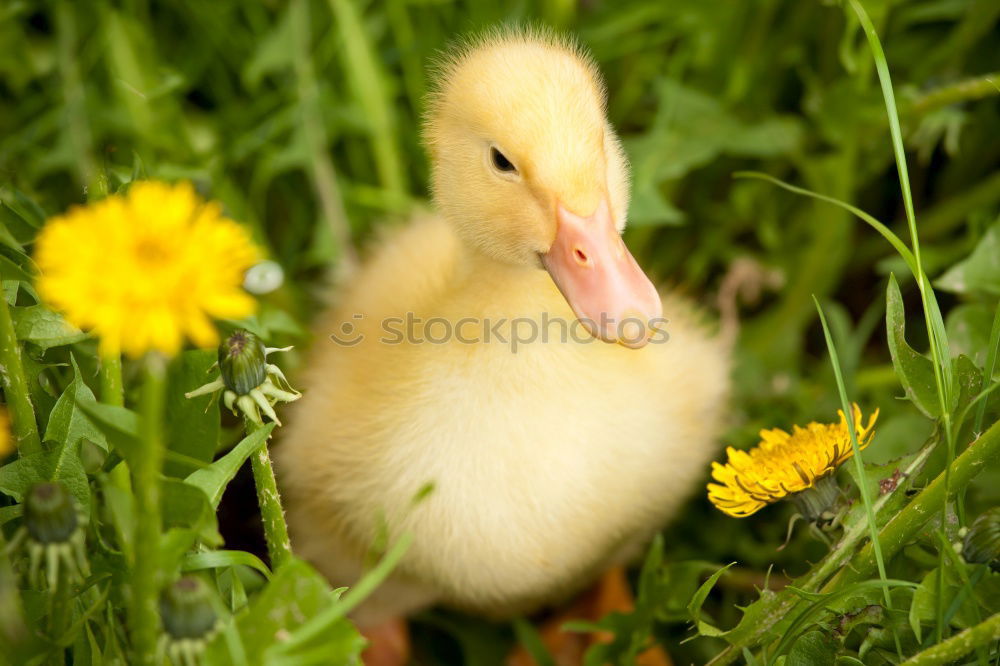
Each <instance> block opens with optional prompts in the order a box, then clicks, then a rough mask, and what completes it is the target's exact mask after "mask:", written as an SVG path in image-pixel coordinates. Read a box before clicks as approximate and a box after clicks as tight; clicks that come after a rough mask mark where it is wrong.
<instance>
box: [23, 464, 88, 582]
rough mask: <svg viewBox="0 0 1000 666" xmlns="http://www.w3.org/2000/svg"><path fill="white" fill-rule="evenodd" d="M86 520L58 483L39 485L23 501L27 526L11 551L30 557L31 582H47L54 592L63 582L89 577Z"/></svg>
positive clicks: (62, 486)
mask: <svg viewBox="0 0 1000 666" xmlns="http://www.w3.org/2000/svg"><path fill="white" fill-rule="evenodd" d="M85 524H86V522H85V517H84V515H83V514H82V513H81V512H80V510H79V508H77V506H76V502H75V501H74V500H73V496H72V495H70V494H69V491H68V490H66V486H64V485H63V484H61V483H59V482H58V481H52V482H45V483H36V484H35V485H33V486H31V488H29V489H28V493H27V495H26V496H25V498H24V525H23V526H22V527H20V528H19V529H18V530H17V532H15V533H14V538H13V539H12V540H11V543H10V545H9V546H8V552H11V553H16V552H22V546H23V549H24V552H26V554H27V555H28V559H29V564H28V579H29V580H30V581H31V582H32V583H33V584H40V583H41V580H42V573H43V572H42V567H43V565H44V580H45V581H46V582H48V585H49V588H50V589H54V588H55V587H56V586H57V585H58V584H59V583H60V581H61V580H63V579H68V580H70V581H80V580H82V579H83V577H85V576H87V575H89V570H88V565H87V556H86V553H85V552H84V542H85V541H86V538H87V537H86V530H84V529H83V528H84V526H85Z"/></svg>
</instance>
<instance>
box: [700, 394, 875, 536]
mask: <svg viewBox="0 0 1000 666" xmlns="http://www.w3.org/2000/svg"><path fill="white" fill-rule="evenodd" d="M852 411H853V417H854V419H853V420H854V428H855V432H856V435H857V439H858V447H859V448H862V449H863V448H865V447H866V446H868V443H869V442H871V438H872V435H873V434H874V430H873V427H874V425H875V420H876V419H877V418H878V410H877V409H876V410H875V413H873V414H872V415H871V416H870V417H869V419H868V424H867V425H863V423H862V417H861V408H859V407H858V406H857V405H853V406H852ZM837 413H838V414H839V415H840V422H839V423H815V422H813V423H810V424H808V425H807V426H806V427H805V428H800V427H799V426H795V427H794V428H793V429H792V432H791V433H787V432H785V431H784V430H781V429H778V428H775V429H772V430H761V431H760V438H761V441H760V443H759V444H758V445H757V446H756V447H754V448H753V449H751V450H749V451H738V450H736V449H734V448H733V447H728V448H727V449H726V454H727V456H728V458H729V460H728V461H727V462H726V464H725V465H723V464H720V463H717V462H713V463H712V478H713V479H715V480H716V481H718V483H710V484H708V499H709V500H710V501H711V502H712V504H714V505H715V506H716V508H718V509H719V510H720V511H722V512H723V513H727V514H729V515H730V516H733V517H736V518H741V517H744V516H749V515H751V514H753V513H755V512H757V511H758V510H759V509H761V508H763V507H764V506H766V505H768V504H771V503H773V502H777V501H778V500H780V499H784V498H786V497H791V498H792V499H800V498H803V497H805V495H806V494H801V493H803V491H806V490H809V489H812V488H817V487H820V489H821V490H823V491H824V494H826V495H827V499H828V498H829V494H830V493H831V492H832V493H833V495H834V496H835V495H836V493H837V488H836V485H835V484H830V483H824V481H825V479H827V478H829V477H831V476H832V475H833V473H834V472H835V471H836V469H837V468H838V467H839V466H840V465H842V464H843V463H844V462H845V461H847V460H848V459H849V458H850V457H851V456H852V455H854V451H853V449H852V448H851V434H850V431H849V430H848V426H847V419H846V418H845V417H844V412H842V411H839V410H838V412H837ZM813 513H816V512H815V511H813ZM809 517H810V516H807V518H809ZM811 517H812V518H815V517H816V516H811Z"/></svg>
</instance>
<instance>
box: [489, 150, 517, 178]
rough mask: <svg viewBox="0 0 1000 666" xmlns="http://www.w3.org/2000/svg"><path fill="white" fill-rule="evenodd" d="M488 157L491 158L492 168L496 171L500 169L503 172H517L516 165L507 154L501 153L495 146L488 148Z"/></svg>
mask: <svg viewBox="0 0 1000 666" xmlns="http://www.w3.org/2000/svg"><path fill="white" fill-rule="evenodd" d="M490 159H491V160H493V168H494V169H496V170H497V171H502V172H503V173H517V167H515V166H514V165H513V164H512V163H511V161H510V160H509V159H507V156H506V155H504V154H503V153H501V152H500V151H499V150H497V149H496V148H490Z"/></svg>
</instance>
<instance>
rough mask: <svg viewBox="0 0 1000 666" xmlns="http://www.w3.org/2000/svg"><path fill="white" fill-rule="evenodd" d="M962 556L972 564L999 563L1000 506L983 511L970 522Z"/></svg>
mask: <svg viewBox="0 0 1000 666" xmlns="http://www.w3.org/2000/svg"><path fill="white" fill-rule="evenodd" d="M962 556H963V557H964V558H965V561H966V562H971V563H973V564H991V563H992V564H1000V506H995V507H993V508H992V509H989V510H988V511H984V512H983V513H982V514H980V516H979V517H978V518H976V519H975V520H974V521H973V522H972V525H970V526H969V531H968V533H967V534H966V535H965V542H964V543H963V544H962Z"/></svg>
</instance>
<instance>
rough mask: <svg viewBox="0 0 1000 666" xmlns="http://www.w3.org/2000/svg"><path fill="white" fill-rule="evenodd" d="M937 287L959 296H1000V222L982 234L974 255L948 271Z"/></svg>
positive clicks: (939, 280)
mask: <svg viewBox="0 0 1000 666" xmlns="http://www.w3.org/2000/svg"><path fill="white" fill-rule="evenodd" d="M936 284H937V286H939V287H941V288H942V289H944V290H946V291H953V292H956V293H959V294H969V293H975V292H986V293H989V294H994V295H998V294H1000V222H998V223H996V224H994V225H993V226H992V227H990V228H989V229H988V230H987V231H986V233H985V234H983V237H982V238H981V239H980V241H979V243H978V244H977V245H976V248H975V249H974V250H973V251H972V254H970V255H969V256H968V257H966V258H965V259H963V260H962V261H960V262H958V263H957V264H955V265H954V266H952V267H951V268H950V269H948V271H947V272H945V274H944V275H942V276H941V277H940V278H938V280H937V283H936Z"/></svg>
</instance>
